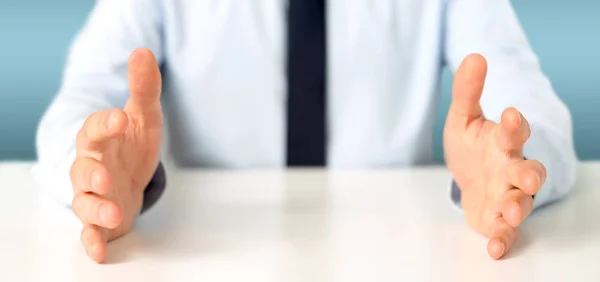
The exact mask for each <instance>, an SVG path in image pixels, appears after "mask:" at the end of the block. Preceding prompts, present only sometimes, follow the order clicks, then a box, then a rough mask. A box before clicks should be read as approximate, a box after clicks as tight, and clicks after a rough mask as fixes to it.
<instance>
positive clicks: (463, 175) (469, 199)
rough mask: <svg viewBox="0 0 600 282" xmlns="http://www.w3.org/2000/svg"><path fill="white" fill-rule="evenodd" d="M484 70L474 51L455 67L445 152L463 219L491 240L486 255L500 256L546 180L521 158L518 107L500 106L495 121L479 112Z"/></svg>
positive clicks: (523, 132)
mask: <svg viewBox="0 0 600 282" xmlns="http://www.w3.org/2000/svg"><path fill="white" fill-rule="evenodd" d="M486 74H487V63H486V60H485V59H484V58H483V57H482V56H480V55H476V54H474V55H470V56H468V57H467V58H466V59H465V60H464V61H463V62H462V64H461V66H460V67H459V69H458V70H457V71H456V74H455V78H454V85H453V90H452V92H453V94H452V104H451V106H450V110H449V112H448V117H447V119H446V125H445V127H444V153H445V159H446V163H447V165H448V168H449V169H450V172H451V173H452V175H453V176H454V179H455V181H456V184H457V185H458V186H459V187H460V190H461V205H462V208H463V210H464V214H465V218H466V220H467V222H468V223H469V225H471V226H472V227H473V228H474V229H475V230H476V231H478V232H479V233H481V234H483V235H484V236H486V237H487V238H489V239H490V241H489V243H488V246H487V249H488V253H489V255H490V256H491V257H492V258H494V259H500V258H501V257H502V256H504V255H505V254H506V253H507V252H508V251H509V250H510V248H511V247H512V246H513V244H514V243H515V241H516V240H517V234H518V232H517V227H518V226H519V225H520V224H521V223H522V222H523V220H524V219H525V218H526V217H527V216H528V215H529V214H530V213H531V211H532V210H533V195H535V193H536V192H537V191H538V190H539V189H540V188H541V187H542V185H543V183H544V181H545V180H546V169H545V168H544V166H543V165H542V163H540V162H538V161H535V160H525V159H524V157H523V145H524V144H525V142H526V141H527V139H528V138H529V136H530V134H531V130H530V128H529V123H528V122H527V120H526V119H525V117H524V116H523V115H522V114H521V113H520V112H519V111H518V110H516V109H515V108H508V109H506V110H504V112H503V113H502V117H501V119H500V123H495V122H493V121H490V120H487V119H486V118H485V117H484V116H483V111H482V109H481V106H480V104H479V100H480V98H481V94H482V92H483V86H484V82H485V77H486ZM498 95H502V94H501V93H500V94H498Z"/></svg>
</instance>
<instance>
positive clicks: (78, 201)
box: [72, 193, 122, 229]
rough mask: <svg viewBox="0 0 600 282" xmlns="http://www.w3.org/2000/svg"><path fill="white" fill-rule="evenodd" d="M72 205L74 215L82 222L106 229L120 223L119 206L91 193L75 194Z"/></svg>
mask: <svg viewBox="0 0 600 282" xmlns="http://www.w3.org/2000/svg"><path fill="white" fill-rule="evenodd" d="M72 207H73V211H74V212H75V215H77V217H78V218H79V219H80V220H81V221H82V222H84V223H89V224H94V225H98V226H100V227H105V228H108V229H114V228H116V227H117V226H119V224H120V223H121V218H122V216H121V209H120V208H119V206H118V205H117V204H116V203H114V202H112V201H110V200H107V199H104V198H101V197H99V196H97V195H94V194H91V193H84V194H79V195H77V196H75V198H74V199H73V206H72Z"/></svg>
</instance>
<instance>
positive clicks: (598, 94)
mask: <svg viewBox="0 0 600 282" xmlns="http://www.w3.org/2000/svg"><path fill="white" fill-rule="evenodd" d="M7 2H9V3H10V4H9V3H7ZM11 2H12V3H11ZM513 4H514V6H515V8H516V9H517V12H518V13H519V16H520V18H521V21H522V23H523V25H524V27H525V30H526V31H527V33H528V35H529V38H530V41H531V43H532V45H533V47H534V49H535V50H536V51H537V53H538V54H539V56H540V58H541V62H542V67H543V69H544V71H545V72H546V74H547V75H548V76H549V77H550V78H551V80H552V82H553V84H554V87H555V89H556V91H557V92H558V93H559V95H560V96H561V97H562V98H563V99H564V101H565V102H566V103H567V104H568V105H569V107H570V108H571V110H572V112H573V118H574V121H575V140H576V144H577V151H578V154H579V156H580V157H581V158H582V159H597V158H600V149H597V144H600V111H598V110H599V109H600V70H598V68H597V66H598V65H600V1H598V0H570V1H563V0H514V1H513ZM92 5H93V1H91V0H79V1H74V0H52V1H41V0H19V1H16V0H13V1H2V3H1V4H0V159H33V158H35V151H34V136H35V128H36V125H37V121H38V119H39V118H40V116H41V114H42V112H43V111H44V109H45V107H46V106H47V105H48V103H49V102H50V100H51V99H52V97H53V95H54V94H55V93H56V91H57V90H58V87H59V85H60V79H61V74H62V67H63V65H64V61H65V56H66V53H67V49H68V46H69V43H70V41H71V39H72V38H73V35H74V34H75V33H76V32H77V30H78V29H79V27H80V26H81V25H82V24H83V23H84V20H85V18H86V16H87V13H88V12H89V10H90V8H91V7H92ZM450 81H451V77H450V75H449V74H448V73H446V75H445V77H444V79H443V83H442V88H443V90H444V91H443V95H442V99H441V101H440V115H439V117H438V120H437V130H436V135H435V138H436V140H437V142H436V146H435V151H436V156H437V159H438V160H441V144H440V140H441V126H442V124H443V118H444V117H445V114H446V110H447V107H448V103H449V101H450V92H449V90H450Z"/></svg>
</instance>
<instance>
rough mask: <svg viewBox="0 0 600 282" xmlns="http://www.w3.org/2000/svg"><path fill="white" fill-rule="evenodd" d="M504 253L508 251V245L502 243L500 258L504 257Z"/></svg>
mask: <svg viewBox="0 0 600 282" xmlns="http://www.w3.org/2000/svg"><path fill="white" fill-rule="evenodd" d="M504 251H506V245H505V244H504V243H502V245H501V247H500V256H503V255H504Z"/></svg>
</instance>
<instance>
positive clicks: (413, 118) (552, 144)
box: [35, 0, 577, 207]
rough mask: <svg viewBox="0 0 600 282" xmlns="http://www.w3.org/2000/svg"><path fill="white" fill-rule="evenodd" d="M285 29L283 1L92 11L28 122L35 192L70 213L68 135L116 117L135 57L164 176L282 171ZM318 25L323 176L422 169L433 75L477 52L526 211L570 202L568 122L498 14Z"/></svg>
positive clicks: (359, 16)
mask: <svg viewBox="0 0 600 282" xmlns="http://www.w3.org/2000/svg"><path fill="white" fill-rule="evenodd" d="M285 15H286V1H285V0H261V1H236V0H101V1H98V2H97V4H96V6H95V8H94V9H93V11H92V13H91V15H90V17H89V19H88V22H87V23H86V25H85V26H84V27H83V29H82V30H81V32H80V33H79V35H78V36H77V38H76V40H75V41H74V43H73V46H72V48H71V50H70V55H69V59H68V62H67V66H66V70H65V74H64V81H63V84H62V87H61V89H60V92H59V93H58V95H57V96H56V99H55V100H54V101H53V102H52V104H51V106H50V107H49V109H48V111H47V112H46V113H45V115H44V117H43V119H42V120H41V123H40V126H39V130H38V135H37V150H38V157H39V162H38V165H37V166H36V169H35V177H36V180H37V182H38V183H39V184H40V185H41V186H42V187H44V188H46V189H47V190H48V191H49V192H51V193H52V194H53V195H55V196H57V197H58V198H59V200H60V201H61V202H63V203H65V204H67V203H70V202H71V199H72V196H73V194H72V190H71V184H70V181H69V167H70V165H71V164H72V162H73V158H74V150H75V136H76V133H77V131H78V130H79V129H80V128H81V125H82V124H83V122H84V120H85V119H86V118H87V117H88V116H89V115H90V114H91V113H93V112H96V111H100V110H106V109H110V108H115V107H116V108H122V107H123V106H124V104H125V102H126V100H127V99H128V96H129V95H128V86H127V71H126V70H127V59H128V56H129V55H130V53H131V52H132V51H133V50H134V49H135V48H138V47H146V48H149V49H151V50H152V51H153V52H154V54H155V55H156V57H157V59H158V61H159V63H160V64H161V67H162V75H163V78H164V91H163V100H164V102H163V105H164V108H165V113H166V117H167V118H166V120H167V128H168V132H169V144H170V152H171V154H172V157H173V159H174V160H175V162H176V163H177V164H179V165H182V166H198V167H214V168H257V167H283V166H285V159H284V158H285V155H286V154H285V150H286V148H285V144H286V142H285V136H286V128H285V127H286V121H285V116H286V115H285V110H286V79H285V62H286V57H285V44H286V34H284V33H285V30H286V28H285V24H286V18H285ZM327 19H328V31H327V33H328V51H327V56H328V57H327V58H328V61H327V63H328V74H327V75H328V89H327V101H328V102H327V103H328V105H327V106H328V110H327V112H328V117H327V119H328V120H327V128H328V138H329V140H328V156H327V160H328V166H329V167H331V168H339V169H343V168H378V167H398V166H411V165H420V164H428V163H431V162H432V161H433V156H432V151H433V148H432V147H433V146H432V142H433V125H434V115H435V114H436V107H437V106H438V100H439V82H440V73H441V70H442V68H443V67H444V66H448V67H449V68H450V69H451V70H452V71H455V70H456V68H457V67H458V65H459V64H460V63H461V61H462V60H463V58H464V57H465V56H466V55H468V54H469V53H475V52H477V53H481V54H483V55H484V56H485V57H486V59H487V60H488V65H489V71H488V74H489V75H488V78H487V81H486V85H485V90H484V94H483V97H482V100H481V105H482V107H483V110H484V113H485V116H486V117H487V118H489V119H491V120H495V121H498V120H499V117H500V115H501V113H502V111H503V110H504V109H505V108H507V107H509V106H514V107H516V108H517V109H519V110H520V111H521V112H522V113H523V115H524V116H525V117H526V118H527V119H528V120H529V122H530V124H531V128H532V135H531V138H530V140H529V141H528V142H527V143H526V145H525V149H524V154H525V156H526V157H527V158H529V159H537V160H539V161H541V162H542V163H543V164H544V165H545V166H546V168H547V172H548V178H547V183H546V184H545V185H544V187H543V188H542V190H541V191H540V192H539V193H538V194H537V195H536V203H535V205H536V207H538V206H540V205H543V204H546V203H550V202H552V201H554V200H557V199H559V198H561V197H563V196H565V195H566V194H567V193H568V192H569V191H570V189H571V187H572V186H573V182H574V178H575V177H574V176H575V168H576V160H577V159H576V156H575V152H574V148H573V140H572V122H571V117H570V113H569V111H568V109H567V108H566V106H565V105H564V104H563V103H562V102H561V100H560V99H559V98H558V97H557V96H556V95H555V93H554V92H553V89H552V87H551V85H550V82H549V81H548V79H547V78H546V77H545V76H544V74H543V73H542V72H541V70H540V66H539V64H538V60H537V57H536V55H535V54H534V53H533V52H532V50H531V48H530V46H529V44H528V42H527V40H526V37H525V35H524V33H523V30H522V28H521V26H520V24H519V22H518V19H517V17H516V15H515V12H514V11H513V9H512V6H511V4H510V2H509V1H508V0H449V1H443V0H377V1H373V0H329V1H328V15H327ZM441 191H447V190H441Z"/></svg>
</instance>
